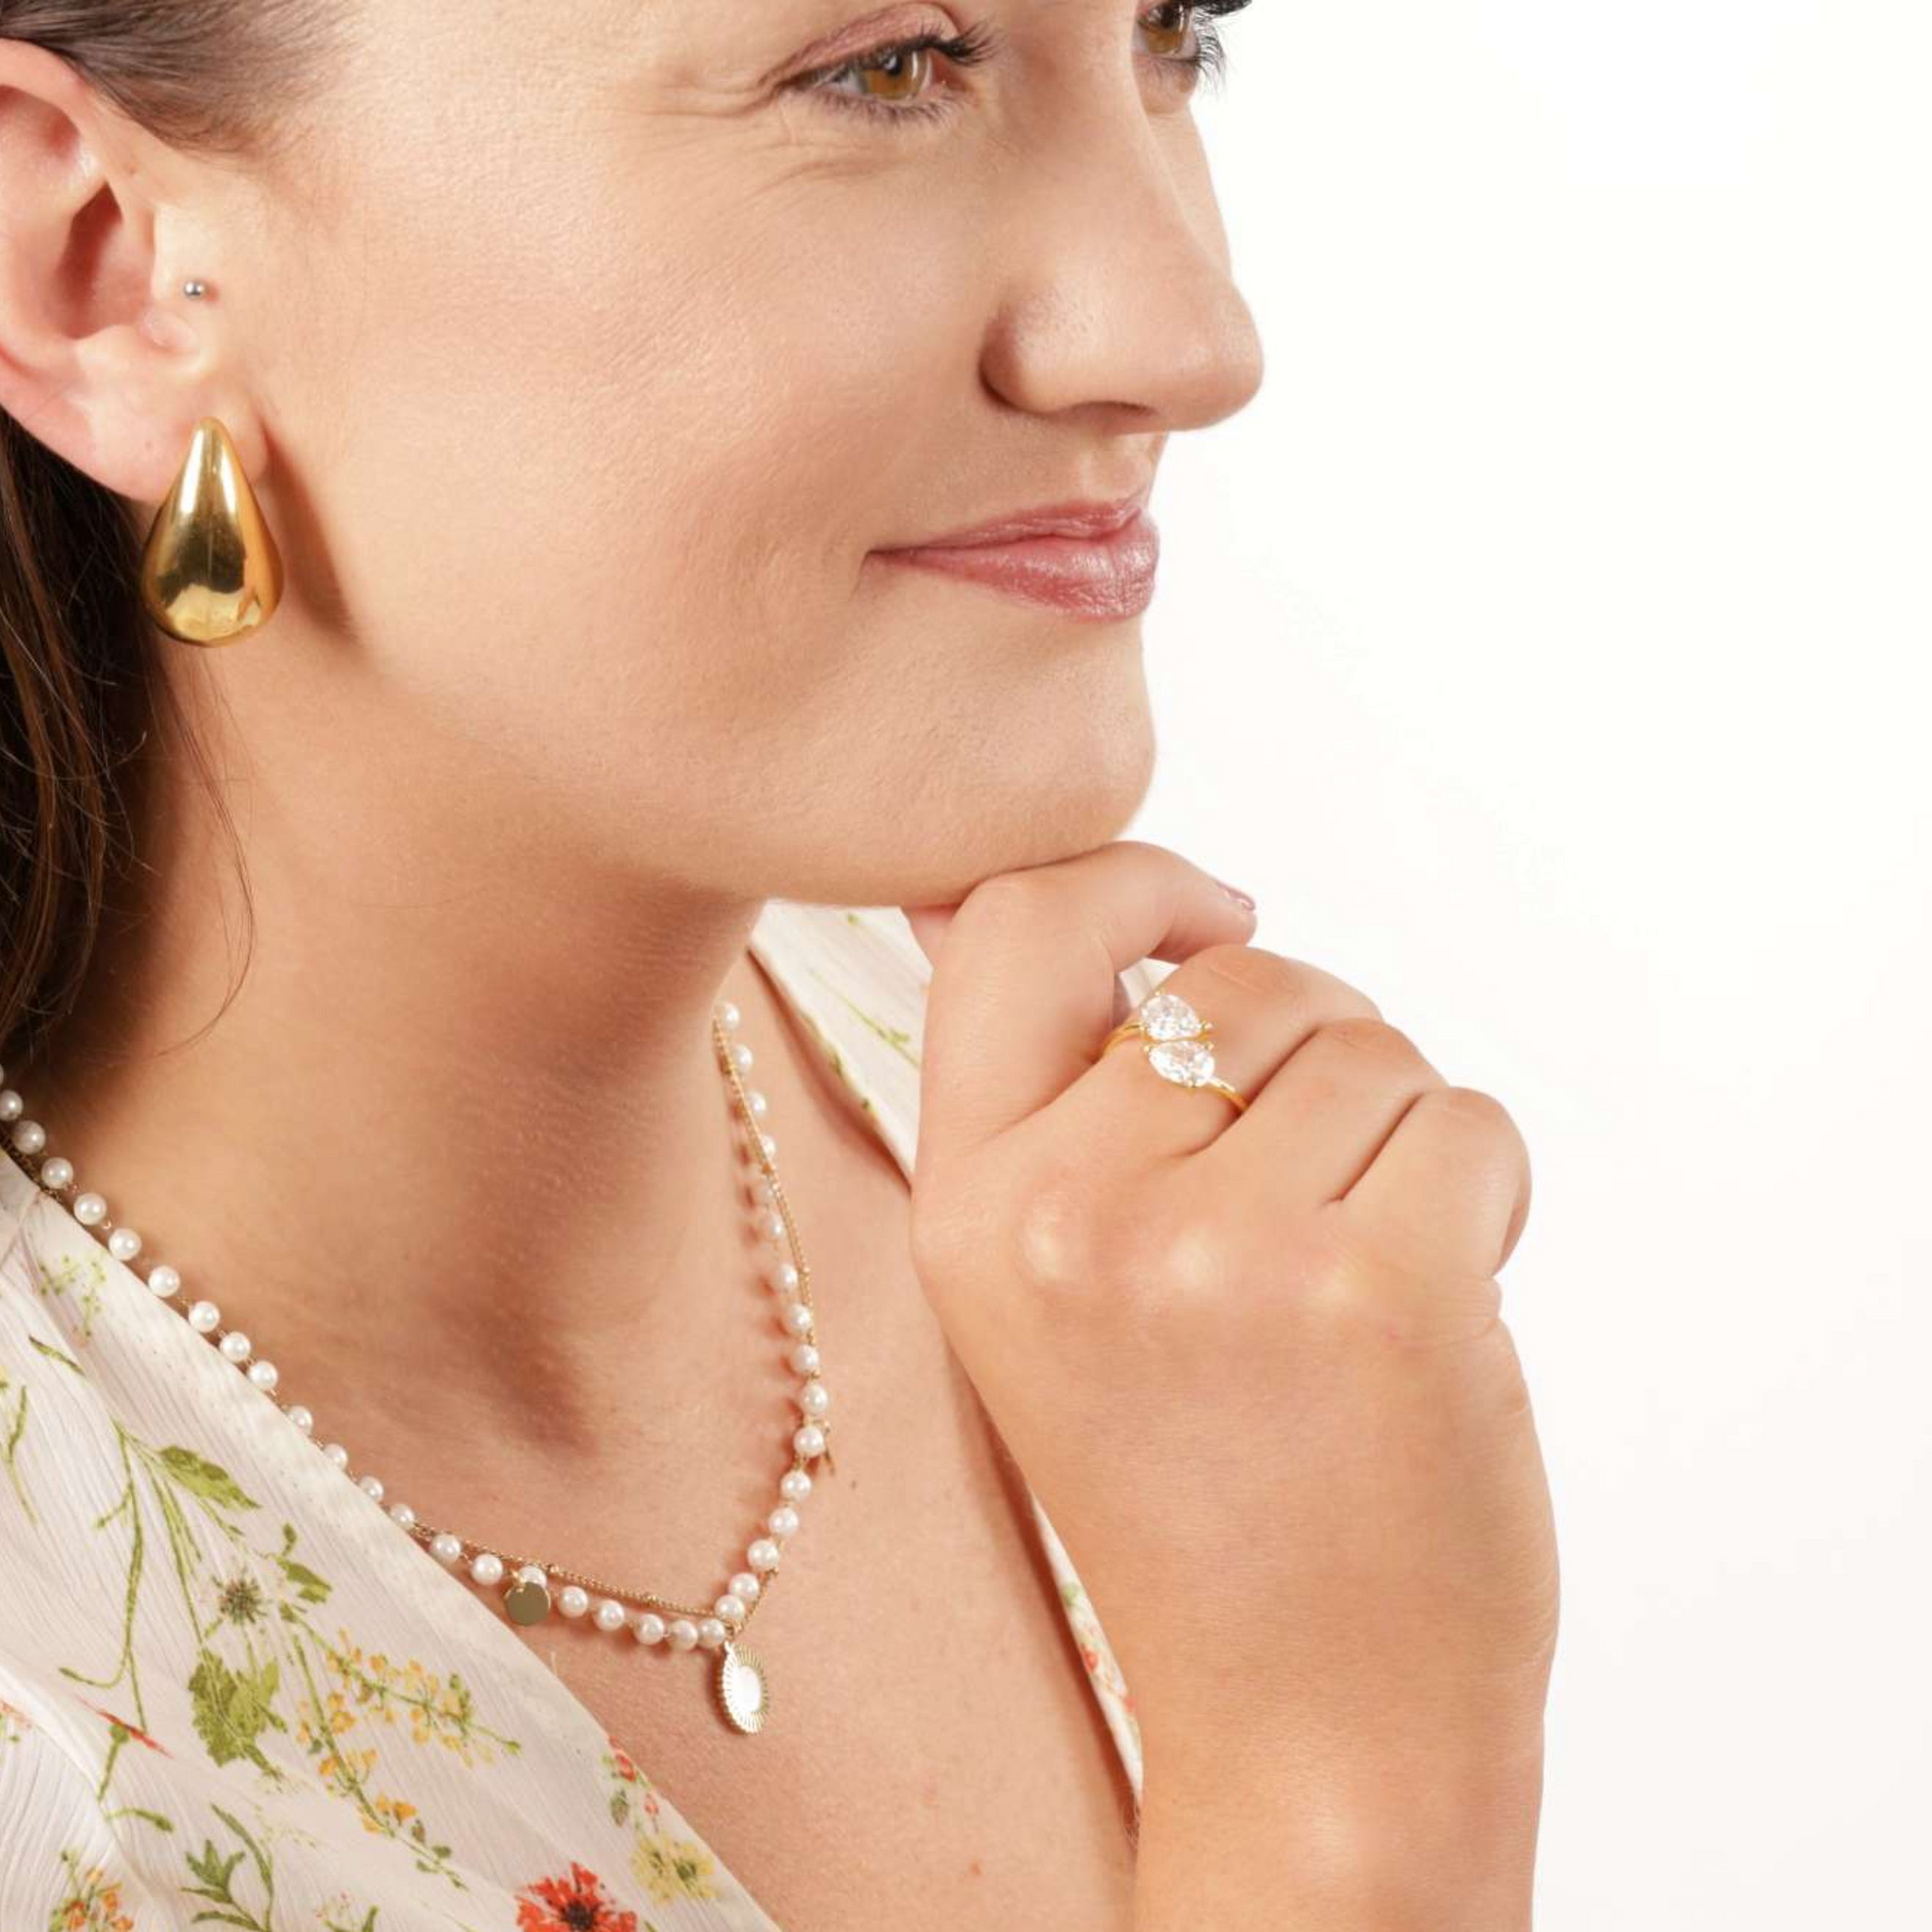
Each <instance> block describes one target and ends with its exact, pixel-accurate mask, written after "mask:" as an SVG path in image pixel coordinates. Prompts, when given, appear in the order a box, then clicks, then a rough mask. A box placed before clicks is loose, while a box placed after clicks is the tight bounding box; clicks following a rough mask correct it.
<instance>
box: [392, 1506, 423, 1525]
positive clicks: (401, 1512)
mask: <svg viewBox="0 0 1932 1932" xmlns="http://www.w3.org/2000/svg"><path fill="white" fill-rule="evenodd" d="M389 1515H390V1517H391V1519H392V1520H393V1521H395V1522H398V1523H400V1524H401V1525H402V1526H403V1528H404V1529H413V1528H414V1527H415V1523H416V1512H415V1511H414V1510H413V1509H411V1508H410V1507H409V1505H408V1504H407V1503H391V1504H390V1505H389Z"/></svg>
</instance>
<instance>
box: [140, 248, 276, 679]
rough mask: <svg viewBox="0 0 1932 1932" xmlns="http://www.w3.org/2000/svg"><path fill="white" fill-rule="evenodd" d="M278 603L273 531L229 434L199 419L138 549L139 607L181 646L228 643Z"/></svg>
mask: <svg viewBox="0 0 1932 1932" xmlns="http://www.w3.org/2000/svg"><path fill="white" fill-rule="evenodd" d="M184 286H185V289H186V292H187V293H188V294H189V295H190V296H202V295H206V294H207V284H206V283H205V282H200V281H193V282H189V283H186V284H185V285H184ZM281 601H282V557H281V552H280V551H279V550H277V549H276V547H275V537H274V533H273V532H272V531H271V530H270V529H269V527H268V522H267V519H266V518H264V517H263V515H262V512H261V505H260V504H259V503H258V502H257V501H256V500H255V492H254V491H253V490H252V489H251V488H250V487H249V485H248V478H247V474H246V473H245V472H244V471H243V469H242V467H241V458H240V456H239V455H238V453H237V452H236V450H235V446H234V443H233V441H232V439H231V438H230V437H229V435H228V432H227V431H226V429H224V428H223V427H222V425H221V421H220V419H219V418H218V417H215V416H204V417H203V418H202V420H201V422H200V423H199V424H198V425H197V426H196V430H195V435H194V439H193V440H192V441H191V442H190V444H189V446H188V455H187V457H186V458H185V459H184V460H183V463H182V467H181V474H180V475H179V476H177V477H176V479H175V483H174V487H173V488H172V489H171V490H169V492H168V495H167V497H166V499H165V500H164V501H163V503H162V505H161V508H160V509H159V511H157V512H156V515H155V519H154V523H153V525H152V527H151V528H150V529H149V531H148V540H147V543H146V544H145V546H144V547H143V549H142V552H141V605H142V608H143V609H144V610H145V611H146V612H147V615H148V617H149V619H150V620H151V621H153V622H154V624H155V625H156V626H157V627H158V628H159V629H161V630H164V631H166V632H167V634H168V635H169V636H171V637H178V638H179V639H180V640H181V641H182V642H183V643H185V644H228V643H233V642H235V641H236V640H237V639H239V638H242V637H245V636H248V635H249V634H250V633H251V632H253V631H256V630H259V629H260V628H261V627H262V625H263V624H265V623H266V622H267V621H269V619H270V618H272V617H273V616H274V615H275V607H276V606H277V605H278V604H280V603H281Z"/></svg>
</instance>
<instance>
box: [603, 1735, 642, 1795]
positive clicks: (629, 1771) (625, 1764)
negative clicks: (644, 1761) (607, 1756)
mask: <svg viewBox="0 0 1932 1932" xmlns="http://www.w3.org/2000/svg"><path fill="white" fill-rule="evenodd" d="M604 1735H605V1738H606V1740H607V1741H608V1742H609V1744H610V1746H611V1768H612V1770H614V1771H615V1772H616V1773H617V1774H618V1776H619V1777H621V1778H624V1779H626V1780H628V1782H630V1783H631V1784H635V1783H636V1782H637V1763H636V1760H635V1759H634V1758H633V1757H632V1756H631V1755H630V1753H629V1752H628V1751H627V1750H625V1749H624V1747H623V1746H622V1745H621V1744H620V1743H619V1742H618V1740H617V1739H616V1738H615V1737H614V1736H612V1734H611V1733H610V1732H609V1731H608V1730H607V1731H606V1732H605V1733H604Z"/></svg>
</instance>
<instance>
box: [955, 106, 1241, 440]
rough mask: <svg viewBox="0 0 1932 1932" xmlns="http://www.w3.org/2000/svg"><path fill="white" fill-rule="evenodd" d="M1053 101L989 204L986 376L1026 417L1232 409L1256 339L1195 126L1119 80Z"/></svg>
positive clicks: (1159, 424)
mask: <svg viewBox="0 0 1932 1932" xmlns="http://www.w3.org/2000/svg"><path fill="white" fill-rule="evenodd" d="M1057 105H1058V106H1059V107H1060V109H1061V110H1062V111H1060V112H1057V113H1055V114H1054V115H1053V116H1052V117H1051V121H1050V124H1049V125H1048V126H1047V127H1046V128H1045V129H1044V130H1042V131H1041V132H1040V133H1039V134H1038V136H1037V139H1036V140H1035V141H1033V142H1029V143H1028V144H1027V148H1028V151H1027V152H1025V153H1024V154H1023V153H1016V154H1015V155H1014V156H1013V161H1014V164H1015V165H1014V168H1013V172H1012V176H1011V179H1012V180H1013V181H1014V182H1015V183H1016V184H1018V187H1017V189H1016V192H1015V193H1014V194H1013V195H1012V196H1010V197H1002V198H1001V201H1000V206H999V207H998V208H997V210H989V213H990V214H991V217H992V219H991V223H990V232H989V233H988V235H987V241H988V245H989V247H992V248H995V249H997V250H998V251H999V252H998V253H997V254H996V255H995V257H994V260H995V262H996V264H1000V265H1004V270H1005V273H1004V276H1003V290H1002V297H1003V299H1002V300H1001V301H1000V302H999V304H998V305H997V310H996V313H995V316H994V318H993V321H992V324H991V326H990V329H989V332H988V336H987V341H986V345H985V349H984V353H983V358H982V360H983V373H984V378H985V380H986V382H987V385H988V386H989V387H990V388H991V389H993V390H994V391H995V393H996V394H998V395H999V396H1001V397H1002V398H1003V399H1004V400H1006V401H1007V402H1009V403H1011V404H1013V405H1014V406H1015V407H1017V408H1022V409H1026V410H1029V411H1032V412H1035V413H1036V414H1039V415H1054V416H1057V415H1060V414H1063V413H1064V412H1066V411H1069V410H1075V409H1080V408H1086V409H1111V410H1113V411H1115V412H1117V413H1119V414H1121V415H1122V416H1123V417H1124V418H1126V419H1127V420H1125V421H1124V422H1123V423H1122V425H1121V427H1125V428H1138V429H1144V430H1153V431H1156V432H1161V431H1167V430H1173V429H1197V428H1202V427H1204V426H1206V425H1208V424H1210V423H1216V422H1219V421H1220V420H1221V419H1222V418H1224V417H1226V416H1231V415H1232V414H1234V412H1235V411H1236V410H1238V409H1240V408H1242V407H1243V406H1244V405H1245V404H1247V403H1248V402H1249V401H1250V400H1251V399H1252V397H1253V396H1254V394H1255V392H1256V390H1257V389H1259V388H1260V386H1261V377H1262V350H1261V338H1260V336H1259V334H1258V332H1257V330H1256V328H1255V320H1254V315H1253V312H1252V311H1251V310H1250V309H1249V307H1248V304H1247V301H1246V299H1245V298H1244V297H1243V296H1242V294H1241V292H1240V290H1239V289H1238V288H1237V287H1236V286H1235V284H1234V280H1233V277H1232V275H1231V273H1230V271H1229V261H1228V247H1227V236H1226V232H1225V230H1224V228H1223V227H1222V223H1221V216H1220V208H1219V206H1218V204H1217V203H1216V201H1215V198H1214V190H1213V185H1212V182H1211V181H1210V179H1209V175H1208V168H1207V161H1206V157H1205V154H1204V152H1203V151H1202V148H1201V144H1200V138H1199V134H1198V131H1197V130H1196V129H1195V127H1194V125H1193V123H1192V121H1191V119H1190V118H1189V117H1188V116H1186V115H1185V114H1177V115H1176V114H1172V113H1170V114H1166V115H1162V114H1152V113H1150V112H1149V110H1148V107H1147V104H1146V102H1145V101H1144V99H1143V98H1142V96H1141V93H1140V90H1139V88H1138V86H1137V85H1135V84H1134V83H1133V81H1132V80H1131V78H1130V79H1128V80H1126V82H1125V84H1123V85H1119V86H1106V87H1104V88H1096V89H1094V90H1090V91H1089V92H1088V93H1087V95H1086V97H1085V99H1084V101H1083V102H1082V103H1081V104H1079V105H1078V106H1077V107H1076V108H1075V109H1074V110H1073V111H1070V112H1069V111H1065V109H1066V103H1065V101H1064V100H1062V101H1060V102H1059V103H1057Z"/></svg>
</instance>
